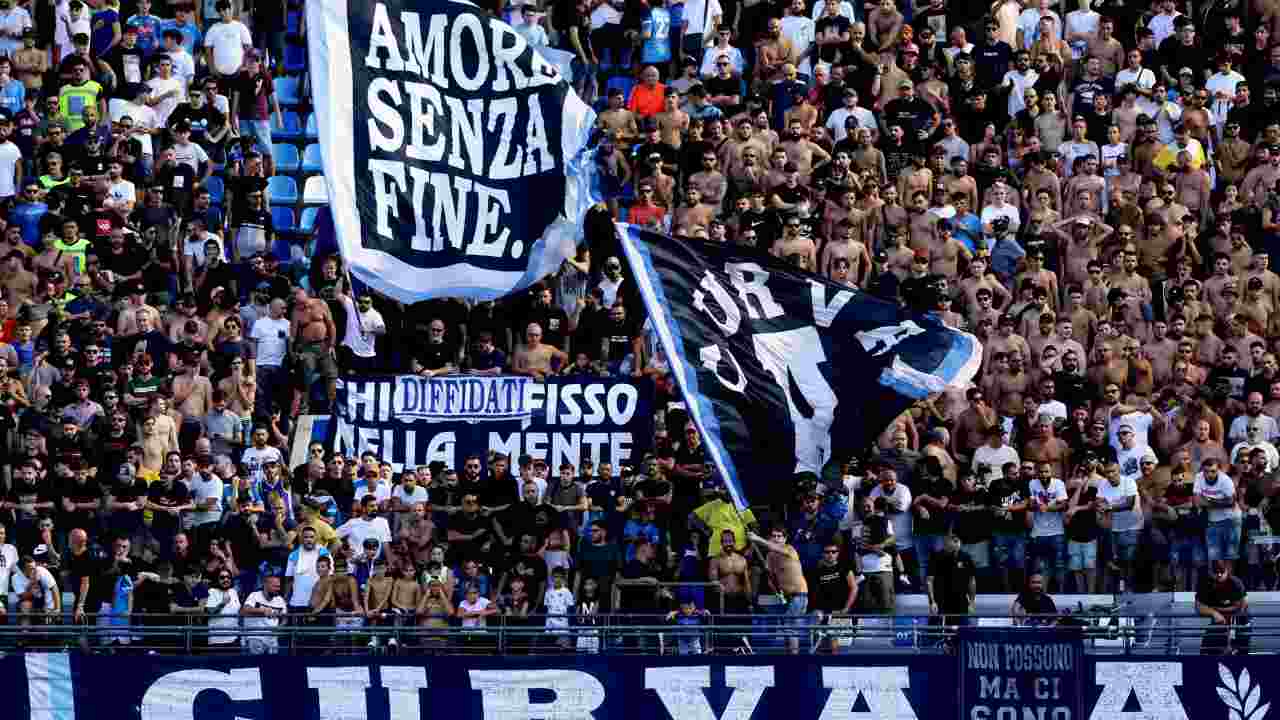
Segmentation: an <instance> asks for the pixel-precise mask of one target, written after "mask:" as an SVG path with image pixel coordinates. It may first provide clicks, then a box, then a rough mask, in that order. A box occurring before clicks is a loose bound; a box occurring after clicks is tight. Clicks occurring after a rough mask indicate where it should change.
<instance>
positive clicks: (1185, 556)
mask: <svg viewBox="0 0 1280 720" xmlns="http://www.w3.org/2000/svg"><path fill="white" fill-rule="evenodd" d="M1171 537H1172V542H1170V543H1169V562H1170V563H1172V564H1174V565H1194V566H1200V565H1204V564H1205V560H1206V556H1205V545H1204V541H1203V540H1201V539H1200V538H1198V537H1178V536H1177V535H1174V536H1171Z"/></svg>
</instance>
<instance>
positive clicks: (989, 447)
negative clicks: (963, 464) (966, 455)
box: [973, 423, 1018, 483]
mask: <svg viewBox="0 0 1280 720" xmlns="http://www.w3.org/2000/svg"><path fill="white" fill-rule="evenodd" d="M986 435H987V442H986V443H985V444H983V445H981V446H979V447H977V448H974V450H973V473H974V476H975V477H978V478H981V479H982V480H983V481H984V482H987V483H992V482H995V481H996V480H999V479H1000V478H1001V477H1002V476H1003V475H1004V470H1002V468H1003V467H1004V466H1005V463H1013V464H1015V465H1017V464H1018V451H1017V450H1014V449H1013V448H1012V447H1010V446H1009V445H1006V444H1005V442H1004V426H1002V425H1001V424H1000V423H996V424H995V425H992V426H991V427H989V428H987V430H986ZM979 466H981V468H982V469H981V470H979Z"/></svg>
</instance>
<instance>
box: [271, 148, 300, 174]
mask: <svg viewBox="0 0 1280 720" xmlns="http://www.w3.org/2000/svg"><path fill="white" fill-rule="evenodd" d="M271 159H272V160H274V161H275V163H276V172H278V173H284V174H286V175H292V174H294V173H296V172H298V167H299V166H301V164H302V159H301V158H299V157H298V148H296V147H294V146H293V145H289V144H288V143H276V144H274V145H272V146H271Z"/></svg>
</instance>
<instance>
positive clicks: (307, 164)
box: [302, 143, 324, 175]
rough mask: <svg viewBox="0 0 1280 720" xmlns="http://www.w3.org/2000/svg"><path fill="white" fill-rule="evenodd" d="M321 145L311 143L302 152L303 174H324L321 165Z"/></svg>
mask: <svg viewBox="0 0 1280 720" xmlns="http://www.w3.org/2000/svg"><path fill="white" fill-rule="evenodd" d="M320 160H321V158H320V145H319V143H311V144H310V145H308V146H307V147H306V148H305V149H304V150H303V151H302V172H304V173H306V174H308V175H309V174H312V173H318V172H324V164H323V163H321V161H320Z"/></svg>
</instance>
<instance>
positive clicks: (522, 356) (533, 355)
mask: <svg viewBox="0 0 1280 720" xmlns="http://www.w3.org/2000/svg"><path fill="white" fill-rule="evenodd" d="M524 339H525V344H524V345H520V346H518V347H517V348H516V353H515V358H514V359H513V360H512V363H511V371H512V372H514V373H515V374H517V375H529V376H530V377H533V378H536V379H538V380H542V379H545V378H546V377H547V376H548V375H552V374H554V371H553V370H552V364H551V363H552V359H553V358H560V365H561V367H563V366H564V364H565V363H566V362H568V360H569V356H568V355H565V354H564V352H563V351H561V350H560V349H559V348H556V347H552V346H550V345H547V344H545V343H543V342H542V326H541V325H539V324H538V323H529V326H528V327H526V328H525V330H524Z"/></svg>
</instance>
